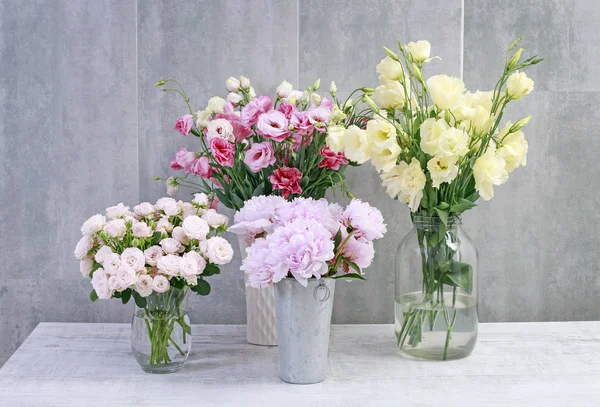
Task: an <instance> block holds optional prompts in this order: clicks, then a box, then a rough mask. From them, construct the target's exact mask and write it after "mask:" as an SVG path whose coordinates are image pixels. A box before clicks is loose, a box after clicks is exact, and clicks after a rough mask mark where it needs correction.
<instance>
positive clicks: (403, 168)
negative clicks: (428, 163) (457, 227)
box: [381, 158, 427, 212]
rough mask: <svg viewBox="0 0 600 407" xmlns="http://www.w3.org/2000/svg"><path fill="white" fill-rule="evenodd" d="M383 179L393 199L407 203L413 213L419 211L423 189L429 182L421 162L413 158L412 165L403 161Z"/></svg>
mask: <svg viewBox="0 0 600 407" xmlns="http://www.w3.org/2000/svg"><path fill="white" fill-rule="evenodd" d="M381 179H382V180H383V186H384V187H386V188H387V193H388V194H389V195H390V196H391V197H392V198H395V197H396V196H397V197H398V199H399V200H401V201H402V202H404V203H407V204H408V206H409V208H410V209H411V211H412V212H416V211H417V209H419V205H420V204H421V198H423V188H425V183H426V182H427V177H426V176H425V173H424V172H423V170H422V169H421V164H420V163H419V160H417V159H416V158H413V159H412V161H411V163H410V165H409V164H407V163H406V162H405V161H402V162H400V164H398V165H396V166H395V167H394V168H392V169H391V170H390V171H388V172H384V173H382V174H381Z"/></svg>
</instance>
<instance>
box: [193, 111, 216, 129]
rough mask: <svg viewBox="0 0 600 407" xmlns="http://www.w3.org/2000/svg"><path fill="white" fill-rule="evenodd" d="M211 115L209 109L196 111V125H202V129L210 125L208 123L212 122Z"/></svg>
mask: <svg viewBox="0 0 600 407" xmlns="http://www.w3.org/2000/svg"><path fill="white" fill-rule="evenodd" d="M211 116H212V113H211V112H210V110H208V109H205V110H202V111H199V112H198V113H196V127H200V128H201V129H203V128H205V127H206V126H208V123H210V117H211Z"/></svg>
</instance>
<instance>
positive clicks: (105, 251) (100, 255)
mask: <svg viewBox="0 0 600 407" xmlns="http://www.w3.org/2000/svg"><path fill="white" fill-rule="evenodd" d="M112 252H113V251H112V249H111V248H110V246H102V247H101V248H100V250H98V252H97V253H96V255H95V256H94V260H96V263H100V264H103V263H104V259H105V258H106V256H108V255H109V254H112Z"/></svg>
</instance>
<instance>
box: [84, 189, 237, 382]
mask: <svg viewBox="0 0 600 407" xmlns="http://www.w3.org/2000/svg"><path fill="white" fill-rule="evenodd" d="M227 223H228V219H227V217H226V216H224V215H222V214H219V213H218V212H217V211H215V210H214V209H211V208H209V199H208V196H206V195H205V194H197V195H196V197H195V198H194V200H193V201H192V202H191V203H189V202H182V201H176V200H175V199H173V198H161V199H159V200H158V201H157V202H156V204H155V205H153V204H151V203H149V202H144V203H141V204H139V205H137V206H135V207H134V208H133V211H132V210H130V208H129V207H128V206H125V205H123V204H118V205H116V206H113V207H110V208H107V209H106V215H101V214H96V215H94V216H92V217H90V218H89V219H88V220H86V221H85V223H84V224H83V226H82V227H81V232H82V234H83V237H82V238H81V240H80V241H79V242H78V243H77V246H76V248H75V253H74V254H75V257H76V258H77V259H78V260H80V271H81V274H82V275H83V276H84V277H87V278H90V279H91V283H92V287H93V289H92V292H91V294H90V299H91V300H92V301H96V300H98V299H103V300H108V299H111V298H118V299H120V300H121V301H122V302H123V304H126V303H127V302H129V300H130V299H131V298H132V297H133V299H134V301H135V304H136V311H135V313H134V317H133V322H132V332H131V346H132V351H133V354H134V356H135V358H136V360H137V361H138V363H139V364H140V366H141V367H142V369H143V370H145V371H147V372H151V373H170V372H174V371H177V370H179V369H181V368H182V367H183V363H184V362H185V361H186V359H187V357H188V354H189V350H190V346H191V333H192V332H191V327H190V321H189V318H188V316H187V312H186V309H185V306H184V305H185V299H186V295H187V293H188V291H192V292H194V293H196V294H199V295H208V294H209V293H210V290H211V287H210V283H209V282H208V280H207V278H208V277H210V276H212V275H215V274H219V273H220V270H219V266H221V265H224V264H227V263H229V262H230V261H231V258H232V257H233V249H232V248H231V245H230V244H229V243H228V242H227V241H226V240H225V239H223V238H222V237H220V236H219V235H220V234H221V233H223V232H224V231H225V229H226V228H227Z"/></svg>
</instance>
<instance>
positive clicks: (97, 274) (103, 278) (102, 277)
mask: <svg viewBox="0 0 600 407" xmlns="http://www.w3.org/2000/svg"><path fill="white" fill-rule="evenodd" d="M92 287H94V291H96V294H97V295H98V298H100V299H102V300H108V299H109V298H110V297H112V291H111V289H110V288H109V286H108V276H107V275H106V273H105V272H104V270H103V269H101V268H99V269H98V270H96V271H94V275H93V276H92Z"/></svg>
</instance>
